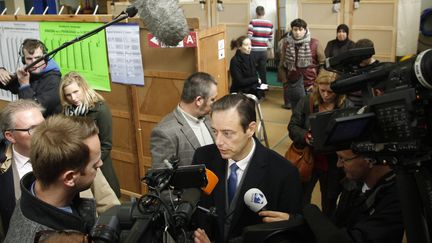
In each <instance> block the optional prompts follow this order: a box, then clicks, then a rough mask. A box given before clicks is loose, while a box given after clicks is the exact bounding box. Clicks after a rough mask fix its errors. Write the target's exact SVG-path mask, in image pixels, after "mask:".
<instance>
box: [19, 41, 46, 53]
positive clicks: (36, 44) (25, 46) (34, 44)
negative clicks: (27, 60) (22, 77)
mask: <svg viewBox="0 0 432 243" xmlns="http://www.w3.org/2000/svg"><path fill="white" fill-rule="evenodd" d="M38 48H41V50H42V52H43V53H44V54H45V53H47V51H48V50H47V48H46V46H45V44H44V43H43V42H42V41H40V40H37V39H25V40H24V42H23V43H22V47H21V49H20V55H21V56H22V57H24V50H26V51H27V52H28V53H29V54H33V53H34V51H35V50H36V49H38Z"/></svg>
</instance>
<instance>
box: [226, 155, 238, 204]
mask: <svg viewBox="0 0 432 243" xmlns="http://www.w3.org/2000/svg"><path fill="white" fill-rule="evenodd" d="M238 168H239V167H238V166H237V164H236V163H234V164H232V165H231V166H230V169H231V172H230V176H229V178H228V202H229V204H231V201H232V200H233V198H234V195H235V193H236V189H237V170H238Z"/></svg>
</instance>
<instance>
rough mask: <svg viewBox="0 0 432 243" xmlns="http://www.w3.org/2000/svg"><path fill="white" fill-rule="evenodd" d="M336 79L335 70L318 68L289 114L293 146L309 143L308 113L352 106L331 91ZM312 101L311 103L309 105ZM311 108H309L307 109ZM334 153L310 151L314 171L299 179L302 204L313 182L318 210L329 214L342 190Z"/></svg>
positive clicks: (306, 202) (342, 96)
mask: <svg viewBox="0 0 432 243" xmlns="http://www.w3.org/2000/svg"><path fill="white" fill-rule="evenodd" d="M334 80H336V73H332V72H329V71H326V70H321V71H320V73H319V75H318V77H317V79H316V80H315V83H316V84H315V85H316V86H315V87H314V91H313V92H312V93H311V94H310V95H309V96H305V97H303V98H302V99H301V100H300V101H299V103H298V104H297V107H296V108H295V109H294V112H293V114H292V116H291V120H290V122H289V124H288V133H289V137H290V138H291V140H292V141H293V143H294V145H295V146H296V147H297V148H304V147H305V146H312V149H313V143H312V140H313V137H312V134H311V132H310V122H309V116H310V115H311V114H312V113H316V112H325V111H332V110H335V109H343V108H347V107H352V106H353V104H352V103H351V102H350V101H349V100H347V99H346V98H345V95H340V94H336V93H334V92H333V91H332V90H331V88H330V84H331V83H332V82H333V81H334ZM310 102H313V103H312V106H311V105H310ZM311 108H312V109H311ZM336 162H337V156H336V153H330V154H319V153H315V152H314V170H313V172H312V177H311V179H310V180H309V181H306V182H303V203H304V204H308V203H310V201H311V197H312V192H313V189H314V187H315V184H316V183H317V181H319V183H320V189H321V206H322V211H323V213H324V214H326V215H327V216H330V215H331V214H332V213H333V212H334V210H335V209H336V201H337V198H338V196H339V194H340V192H341V190H342V187H341V184H340V183H339V182H340V180H341V179H342V178H343V176H344V173H343V171H342V170H341V169H340V168H337V167H336Z"/></svg>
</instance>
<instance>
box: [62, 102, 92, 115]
mask: <svg viewBox="0 0 432 243" xmlns="http://www.w3.org/2000/svg"><path fill="white" fill-rule="evenodd" d="M88 111H89V108H88V107H87V106H86V105H84V104H81V105H79V106H73V105H68V106H66V107H65V109H64V114H65V115H66V116H85V115H87V113H88Z"/></svg>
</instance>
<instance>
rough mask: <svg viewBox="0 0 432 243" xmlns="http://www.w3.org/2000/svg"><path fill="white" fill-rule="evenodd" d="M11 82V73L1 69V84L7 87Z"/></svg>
mask: <svg viewBox="0 0 432 243" xmlns="http://www.w3.org/2000/svg"><path fill="white" fill-rule="evenodd" d="M10 80H11V75H10V73H9V72H8V71H7V70H6V69H3V68H0V83H1V84H3V85H7V84H8V83H9V81H10Z"/></svg>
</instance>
